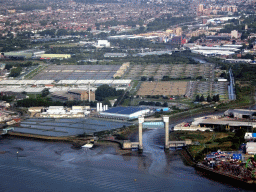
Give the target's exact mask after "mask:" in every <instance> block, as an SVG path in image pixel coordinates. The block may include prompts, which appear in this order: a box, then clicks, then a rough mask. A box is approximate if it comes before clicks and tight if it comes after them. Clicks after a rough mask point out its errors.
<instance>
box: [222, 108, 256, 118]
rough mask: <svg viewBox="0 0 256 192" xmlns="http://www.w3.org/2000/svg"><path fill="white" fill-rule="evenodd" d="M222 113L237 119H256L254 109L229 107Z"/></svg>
mask: <svg viewBox="0 0 256 192" xmlns="http://www.w3.org/2000/svg"><path fill="white" fill-rule="evenodd" d="M224 115H226V116H228V117H232V118H237V119H256V110H249V109H229V110H227V111H225V112H224Z"/></svg>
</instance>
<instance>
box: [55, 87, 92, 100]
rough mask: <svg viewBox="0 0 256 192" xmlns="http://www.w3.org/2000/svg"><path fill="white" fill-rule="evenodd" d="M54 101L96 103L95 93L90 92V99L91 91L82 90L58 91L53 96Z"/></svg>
mask: <svg viewBox="0 0 256 192" xmlns="http://www.w3.org/2000/svg"><path fill="white" fill-rule="evenodd" d="M51 97H52V99H53V100H56V101H86V100H90V101H95V92H93V91H90V98H89V91H85V90H80V89H73V90H69V91H56V92H53V93H52V94H51Z"/></svg>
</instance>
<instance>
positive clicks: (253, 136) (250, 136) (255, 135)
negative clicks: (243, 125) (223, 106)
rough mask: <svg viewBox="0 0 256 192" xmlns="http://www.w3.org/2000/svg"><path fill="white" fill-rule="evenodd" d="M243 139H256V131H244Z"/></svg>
mask: <svg viewBox="0 0 256 192" xmlns="http://www.w3.org/2000/svg"><path fill="white" fill-rule="evenodd" d="M244 139H245V140H255V139H256V133H249V132H246V133H245V135H244Z"/></svg>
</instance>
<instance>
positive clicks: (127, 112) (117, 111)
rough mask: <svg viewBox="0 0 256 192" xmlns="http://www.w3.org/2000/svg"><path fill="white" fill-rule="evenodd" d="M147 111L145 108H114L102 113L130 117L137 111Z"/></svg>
mask: <svg viewBox="0 0 256 192" xmlns="http://www.w3.org/2000/svg"><path fill="white" fill-rule="evenodd" d="M145 109H147V108H146V107H114V108H111V109H109V110H106V111H103V113H114V114H122V115H130V114H133V113H136V112H138V111H142V110H145Z"/></svg>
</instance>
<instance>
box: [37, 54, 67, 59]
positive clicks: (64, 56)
mask: <svg viewBox="0 0 256 192" xmlns="http://www.w3.org/2000/svg"><path fill="white" fill-rule="evenodd" d="M69 58H71V55H70V54H42V55H41V58H40V59H69Z"/></svg>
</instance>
